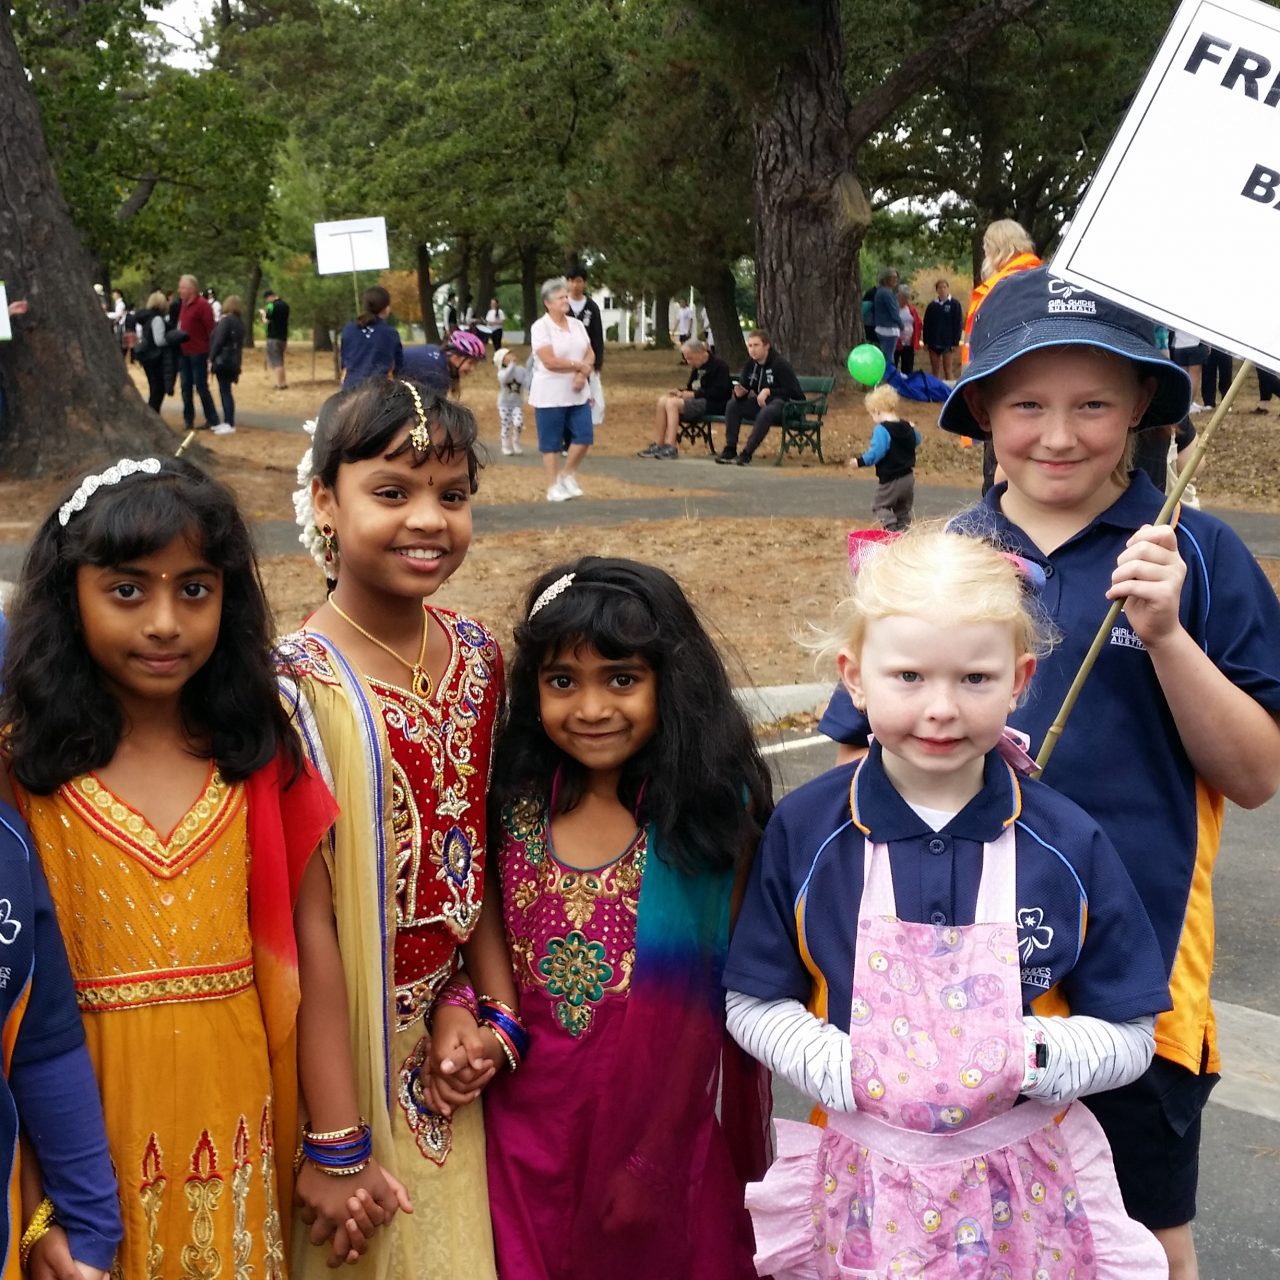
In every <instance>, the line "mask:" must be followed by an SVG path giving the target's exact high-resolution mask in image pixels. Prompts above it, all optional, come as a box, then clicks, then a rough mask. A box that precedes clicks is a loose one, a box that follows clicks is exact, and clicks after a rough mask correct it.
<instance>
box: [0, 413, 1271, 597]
mask: <svg viewBox="0 0 1280 1280" xmlns="http://www.w3.org/2000/svg"><path fill="white" fill-rule="evenodd" d="M170 417H171V420H172V415H170ZM238 417H239V419H240V422H241V424H242V425H244V426H247V427H258V428H262V429H264V430H268V431H286V432H293V433H296V434H297V435H298V437H299V449H298V452H299V454H301V452H302V443H303V441H304V439H305V437H304V436H303V432H302V426H301V423H300V422H299V420H298V419H297V418H295V417H293V416H292V415H288V414H281V413H268V412H241V413H240V414H239V415H238ZM205 441H207V442H208V445H209V447H210V448H211V449H212V450H213V451H214V452H216V451H217V448H218V438H217V437H207V436H205V437H203V438H202V443H204V442H205ZM489 465H490V466H494V467H522V468H528V469H530V470H537V469H538V468H539V467H540V466H541V460H540V459H539V457H538V455H537V454H536V453H526V454H524V455H522V456H520V457H510V458H504V457H502V456H501V455H500V454H495V455H494V456H493V457H492V458H491V460H490V464H489ZM593 474H594V475H605V476H609V477H611V478H612V479H616V480H625V481H626V482H627V483H628V484H634V485H642V486H645V487H646V488H651V489H652V495H651V496H646V497H643V498H607V499H605V498H592V497H591V477H592V475H593ZM582 480H583V488H584V489H585V490H586V496H585V497H584V498H581V499H577V500H575V501H572V502H557V503H552V502H521V503H507V504H503V505H495V506H487V505H486V504H485V501H484V484H483V477H482V479H481V488H480V494H479V497H478V499H477V502H476V505H475V527H476V532H477V534H480V535H484V534H489V533H505V532H516V531H524V530H538V529H557V528H563V527H565V526H569V525H578V526H582V525H586V526H591V525H598V526H616V525H621V524H626V523H627V522H628V521H631V520H664V519H687V518H691V517H702V518H703V519H713V518H720V517H737V518H748V519H760V518H763V517H769V516H783V517H819V518H820V517H830V518H833V519H838V518H847V519H850V520H853V519H858V520H866V519H869V517H870V511H871V493H872V490H873V489H874V487H875V479H874V477H872V476H868V475H867V474H866V473H860V474H857V475H853V474H849V473H847V472H845V471H844V470H843V469H839V470H837V469H836V468H833V467H823V468H817V467H809V468H802V467H801V466H800V465H799V464H798V463H796V462H795V461H794V460H789V461H788V462H787V463H785V464H784V465H783V466H781V467H775V466H774V465H773V463H772V462H769V461H765V460H762V461H761V462H757V463H755V464H754V465H752V466H750V467H718V466H716V465H715V464H714V463H713V462H712V461H711V459H710V457H709V456H708V455H707V454H705V453H692V452H685V453H684V454H683V455H682V456H681V458H680V459H679V460H678V461H674V462H656V461H651V460H649V459H645V458H636V457H621V458H618V457H605V456H603V455H596V456H589V457H588V459H587V462H586V465H585V467H584V468H583V471H582ZM975 496H976V495H975V493H974V491H973V490H972V489H966V488H958V487H955V486H950V485H932V484H920V485H919V486H918V487H917V489H916V512H917V514H918V515H920V516H921V517H926V518H930V517H944V516H948V515H951V514H952V513H953V512H955V511H958V510H960V509H961V508H962V507H964V506H966V505H967V504H968V503H970V502H972V501H973V499H974V497H975ZM1214 514H1215V515H1218V516H1220V517H1221V518H1222V519H1223V520H1225V521H1226V522H1227V523H1228V524H1229V525H1231V526H1232V528H1234V529H1235V530H1236V532H1237V533H1239V534H1240V536H1241V537H1242V538H1243V539H1244V541H1245V543H1246V544H1247V545H1248V546H1249V548H1250V549H1251V550H1252V551H1253V553H1254V554H1255V555H1258V556H1275V557H1280V515H1269V514H1264V513H1256V512H1247V511H1229V510H1225V509H1223V510H1215V512H1214ZM254 533H255V539H256V541H257V544H258V549H259V551H260V552H261V553H262V554H264V555H290V554H292V553H294V552H296V551H297V550H298V542H297V536H298V535H297V530H296V528H295V527H294V524H293V521H292V520H290V519H280V520H265V521H261V522H259V523H258V524H257V525H256V526H255V529H254ZM638 550H639V551H640V553H641V554H643V548H638ZM22 554H23V543H22V542H21V541H19V540H13V539H10V540H5V539H4V538H2V537H0V578H13V577H14V576H15V575H16V574H17V571H18V567H19V565H20V564H21V561H22Z"/></svg>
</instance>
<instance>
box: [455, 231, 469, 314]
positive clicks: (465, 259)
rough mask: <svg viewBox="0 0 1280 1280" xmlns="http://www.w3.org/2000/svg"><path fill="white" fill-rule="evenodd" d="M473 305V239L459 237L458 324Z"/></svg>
mask: <svg viewBox="0 0 1280 1280" xmlns="http://www.w3.org/2000/svg"><path fill="white" fill-rule="evenodd" d="M470 305H471V237H470V236H467V235H462V236H459V237H458V323H459V324H461V323H462V318H463V317H464V316H465V315H466V314H467V308H468V307H469V306H470Z"/></svg>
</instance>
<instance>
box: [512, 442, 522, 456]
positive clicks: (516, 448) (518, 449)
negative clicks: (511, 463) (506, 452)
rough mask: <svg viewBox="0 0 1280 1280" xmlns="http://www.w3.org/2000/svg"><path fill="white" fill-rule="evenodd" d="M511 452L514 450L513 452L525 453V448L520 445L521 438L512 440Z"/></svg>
mask: <svg viewBox="0 0 1280 1280" xmlns="http://www.w3.org/2000/svg"><path fill="white" fill-rule="evenodd" d="M511 452H512V453H523V452H524V450H523V449H522V448H521V447H520V441H519V440H513V441H512V442H511Z"/></svg>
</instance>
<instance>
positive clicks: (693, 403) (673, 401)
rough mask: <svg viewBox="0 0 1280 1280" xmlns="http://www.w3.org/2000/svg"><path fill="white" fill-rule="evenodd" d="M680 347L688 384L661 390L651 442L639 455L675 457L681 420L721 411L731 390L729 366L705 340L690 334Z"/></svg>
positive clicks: (697, 418)
mask: <svg viewBox="0 0 1280 1280" xmlns="http://www.w3.org/2000/svg"><path fill="white" fill-rule="evenodd" d="M680 351H681V354H682V355H683V356H684V362H685V364H687V365H688V366H689V381H688V384H687V385H686V386H685V388H684V390H683V391H664V392H663V393H662V395H660V396H659V397H658V408H657V413H656V415H655V417H654V423H653V443H652V444H650V445H649V446H648V448H645V449H641V450H640V453H639V454H638V456H639V457H641V458H678V457H679V456H680V450H679V449H678V448H676V440H677V438H678V437H679V434H680V424H681V423H682V422H698V421H699V420H701V419H702V418H705V417H706V416H707V415H708V414H714V415H716V416H719V415H721V414H723V413H724V407H725V405H726V403H727V402H728V400H729V395H730V393H731V391H732V390H733V380H732V378H730V376H729V366H728V365H727V364H725V362H724V361H723V360H721V359H720V357H719V356H713V355H712V354H711V352H710V351H709V350H708V349H707V344H706V343H705V342H699V341H698V340H697V339H696V338H690V339H689V340H688V341H687V342H683V343H681V344H680ZM708 439H709V437H708Z"/></svg>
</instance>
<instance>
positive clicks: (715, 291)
mask: <svg viewBox="0 0 1280 1280" xmlns="http://www.w3.org/2000/svg"><path fill="white" fill-rule="evenodd" d="M699 292H700V293H701V294H702V305H703V306H704V307H706V309H707V319H708V320H709V321H710V322H711V336H712V337H713V338H714V339H715V340H716V355H718V356H719V357H720V358H721V359H722V360H725V361H727V362H728V365H729V368H731V369H741V368H742V366H743V365H744V364H746V363H747V344H746V342H745V341H744V340H743V337H742V322H741V321H740V320H739V319H738V297H737V294H738V285H737V281H736V280H735V279H734V276H733V272H732V271H731V270H730V269H729V268H728V267H721V268H720V270H719V271H718V272H716V274H715V276H714V277H713V278H712V279H710V280H707V281H705V282H704V284H703V286H702V288H701V289H700V290H699Z"/></svg>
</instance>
